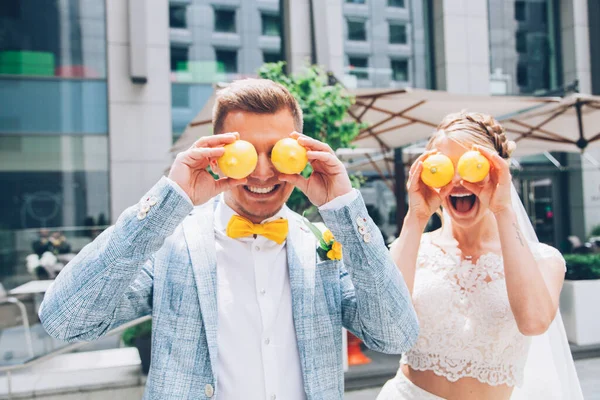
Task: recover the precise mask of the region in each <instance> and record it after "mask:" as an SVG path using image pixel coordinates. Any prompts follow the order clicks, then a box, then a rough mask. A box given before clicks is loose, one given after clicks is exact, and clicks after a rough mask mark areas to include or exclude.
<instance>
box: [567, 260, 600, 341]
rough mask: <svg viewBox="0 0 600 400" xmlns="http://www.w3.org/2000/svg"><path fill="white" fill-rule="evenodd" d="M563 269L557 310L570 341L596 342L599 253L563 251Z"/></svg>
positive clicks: (599, 322)
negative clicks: (565, 252) (564, 273)
mask: <svg viewBox="0 0 600 400" xmlns="http://www.w3.org/2000/svg"><path fill="white" fill-rule="evenodd" d="M564 257H565V261H566V262H567V273H566V275H565V283H564V285H563V289H562V291H561V294H560V312H561V314H562V317H563V319H564V323H565V331H566V332H567V337H568V339H569V341H570V342H572V343H574V344H577V345H581V346H583V345H592V344H600V319H598V318H597V305H598V304H600V254H566V255H565V256H564Z"/></svg>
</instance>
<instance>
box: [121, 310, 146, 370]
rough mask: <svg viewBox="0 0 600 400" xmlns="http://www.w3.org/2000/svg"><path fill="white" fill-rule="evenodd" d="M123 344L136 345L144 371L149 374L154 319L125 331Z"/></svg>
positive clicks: (122, 337)
mask: <svg viewBox="0 0 600 400" xmlns="http://www.w3.org/2000/svg"><path fill="white" fill-rule="evenodd" d="M121 339H122V340H123V344H125V346H129V347H136V348H137V349H138V352H139V353H140V360H141V362H142V371H143V372H144V374H146V375H148V371H150V355H151V353H152V320H148V321H144V322H142V323H141V324H137V325H135V326H132V327H130V328H127V329H125V331H123V335H122V336H121Z"/></svg>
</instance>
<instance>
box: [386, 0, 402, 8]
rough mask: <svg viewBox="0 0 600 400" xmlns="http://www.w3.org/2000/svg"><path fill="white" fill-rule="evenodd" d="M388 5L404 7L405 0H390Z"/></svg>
mask: <svg viewBox="0 0 600 400" xmlns="http://www.w3.org/2000/svg"><path fill="white" fill-rule="evenodd" d="M387 4H388V7H400V8H404V7H405V6H404V0H388V3H387Z"/></svg>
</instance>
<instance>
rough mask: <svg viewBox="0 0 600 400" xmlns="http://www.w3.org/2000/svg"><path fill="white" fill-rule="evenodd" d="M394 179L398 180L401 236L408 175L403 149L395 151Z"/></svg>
mask: <svg viewBox="0 0 600 400" xmlns="http://www.w3.org/2000/svg"><path fill="white" fill-rule="evenodd" d="M394 178H395V180H396V185H395V186H396V190H395V192H396V193H395V194H396V225H397V230H396V232H397V233H398V235H400V230H401V229H402V224H403V223H404V217H405V216H406V174H405V173H404V161H403V160H402V147H398V148H396V149H394Z"/></svg>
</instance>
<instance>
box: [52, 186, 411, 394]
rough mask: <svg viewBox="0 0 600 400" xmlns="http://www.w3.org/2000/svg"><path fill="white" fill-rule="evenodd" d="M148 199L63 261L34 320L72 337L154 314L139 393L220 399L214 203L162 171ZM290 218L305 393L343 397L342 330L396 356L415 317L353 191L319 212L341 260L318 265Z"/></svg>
mask: <svg viewBox="0 0 600 400" xmlns="http://www.w3.org/2000/svg"><path fill="white" fill-rule="evenodd" d="M148 196H150V197H154V198H155V200H156V204H154V205H153V206H152V207H151V208H150V210H149V211H148V213H147V216H146V217H145V218H142V219H139V218H138V207H137V206H134V207H131V208H129V209H127V210H126V211H125V212H124V213H123V214H121V216H120V217H119V219H118V221H117V223H116V225H115V226H112V227H110V228H109V229H107V230H106V231H105V232H103V233H102V234H101V235H100V236H99V237H98V238H97V239H96V240H94V242H93V243H90V244H89V245H88V246H86V247H85V248H84V249H83V250H82V251H81V252H80V253H79V254H78V255H77V257H75V259H73V261H71V262H70V263H69V264H68V265H67V266H66V267H65V268H64V270H63V271H62V272H61V273H60V275H59V276H58V278H57V279H56V281H55V282H54V284H53V285H52V287H51V288H50V290H49V291H48V292H47V293H46V296H45V298H44V301H43V303H42V305H41V308H40V319H41V321H42V323H43V325H44V327H45V329H46V330H47V331H48V333H49V334H50V335H52V336H53V337H55V338H57V339H61V340H67V341H79V340H94V339H97V338H99V337H100V336H102V335H103V334H104V333H106V332H107V331H109V330H111V329H113V328H115V327H117V326H119V325H121V324H123V323H125V322H127V321H130V320H133V319H135V318H138V317H141V316H144V315H149V314H151V315H152V322H153V327H152V328H153V330H152V358H151V360H152V361H151V368H150V373H149V376H148V380H147V383H146V391H145V394H144V398H145V399H156V400H159V399H160V400H164V399H206V398H209V397H212V398H215V399H218V398H219V393H218V379H219V377H218V376H217V375H216V371H217V364H218V362H219V357H218V354H217V323H218V321H217V293H216V290H217V289H216V288H217V285H216V283H217V273H218V268H217V265H216V254H215V235H214V224H213V215H214V202H212V201H211V202H209V203H207V204H206V205H204V206H200V207H195V208H194V207H192V206H191V205H190V204H189V202H188V201H187V199H185V198H183V197H182V196H181V195H180V194H179V193H178V192H177V190H175V189H174V188H173V187H172V186H171V184H170V183H169V182H168V180H167V179H166V178H162V179H161V180H160V181H159V182H158V183H157V184H156V185H155V186H154V187H153V188H152V189H151V190H150V192H149V193H148ZM217 201H218V200H217ZM290 215H293V217H291V218H290V220H289V225H290V229H289V235H288V239H287V247H286V248H287V258H288V268H289V276H290V284H291V289H292V304H293V306H292V308H293V310H292V314H293V319H294V326H295V330H296V336H297V340H298V350H299V353H300V360H301V364H302V365H301V368H302V375H303V379H304V386H305V392H306V398H307V399H309V400H313V399H314V400H328V399H342V398H343V392H344V373H343V365H342V357H343V353H342V352H343V351H344V349H342V326H344V327H346V328H347V329H348V330H350V331H351V332H352V333H354V334H355V335H356V336H358V337H359V338H361V339H362V340H363V341H364V343H365V344H366V345H367V346H368V347H369V348H371V349H373V350H376V351H379V352H383V353H393V354H398V353H401V352H404V351H406V350H408V349H409V348H410V347H411V346H412V345H413V344H414V343H415V341H416V339H417V335H418V324H417V317H416V314H415V312H414V309H413V307H412V304H411V299H410V295H409V292H408V290H407V288H406V285H405V283H404V281H403V279H402V276H401V274H400V272H399V271H398V269H397V268H396V266H395V265H394V262H393V261H392V259H391V258H390V255H389V252H388V250H387V248H386V246H385V244H384V242H383V239H382V237H381V234H380V233H379V229H378V228H377V226H376V225H375V224H374V223H373V221H372V220H371V219H370V218H369V216H368V214H367V210H366V208H365V205H364V202H363V200H362V197H361V196H358V197H357V199H356V200H354V201H353V202H352V203H351V204H350V205H349V206H346V207H344V208H341V209H339V210H332V211H322V212H321V215H322V217H323V219H324V221H325V224H326V225H327V227H328V228H329V229H330V230H331V232H332V233H333V234H334V235H335V237H336V240H338V241H339V242H341V243H342V245H343V253H344V254H343V262H342V261H331V260H328V261H320V260H319V259H318V257H317V253H316V248H317V242H316V239H315V237H314V235H313V234H312V233H310V231H309V230H308V229H306V227H305V225H304V224H303V222H302V219H301V217H300V216H299V215H297V214H293V213H291V212H290ZM359 224H360V225H364V227H363V228H362V229H360V231H359V228H360V225H359ZM361 232H362V233H361ZM228 400H229V399H228Z"/></svg>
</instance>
